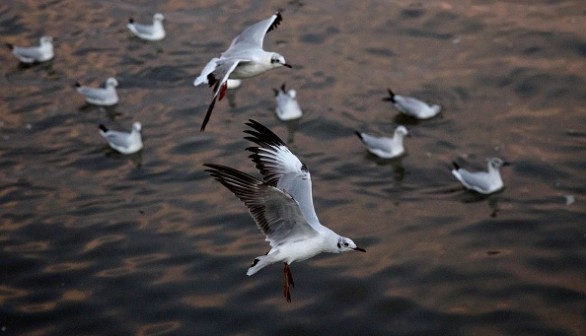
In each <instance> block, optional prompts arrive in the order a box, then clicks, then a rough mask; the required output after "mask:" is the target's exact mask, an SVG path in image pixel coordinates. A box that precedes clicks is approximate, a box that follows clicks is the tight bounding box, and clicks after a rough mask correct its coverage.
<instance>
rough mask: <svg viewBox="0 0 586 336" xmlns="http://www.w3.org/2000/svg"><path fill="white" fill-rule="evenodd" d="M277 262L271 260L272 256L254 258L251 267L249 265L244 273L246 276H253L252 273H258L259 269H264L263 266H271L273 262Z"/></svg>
mask: <svg viewBox="0 0 586 336" xmlns="http://www.w3.org/2000/svg"><path fill="white" fill-rule="evenodd" d="M276 261H277V260H274V259H273V258H272V256H270V255H264V256H260V257H256V258H254V261H253V262H252V265H250V268H248V271H247V272H246V275H249V276H250V275H253V274H254V273H256V272H258V271H260V270H261V269H263V268H265V266H268V265H270V264H273V263H274V262H276Z"/></svg>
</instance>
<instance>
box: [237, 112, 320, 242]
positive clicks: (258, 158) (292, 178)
mask: <svg viewBox="0 0 586 336" xmlns="http://www.w3.org/2000/svg"><path fill="white" fill-rule="evenodd" d="M246 125H247V126H249V127H251V128H252V130H245V131H244V133H246V134H249V135H250V136H247V137H245V139H247V140H250V141H252V142H254V143H255V144H257V145H258V146H259V147H249V148H247V149H248V150H249V151H250V152H252V154H251V155H250V158H251V159H252V161H254V163H255V164H256V168H257V169H258V170H259V171H260V173H261V174H262V176H263V180H264V181H265V182H266V183H267V184H269V185H271V186H274V187H276V188H278V189H280V190H284V191H285V192H287V193H288V194H289V195H291V196H292V197H293V198H294V199H295V200H296V201H297V202H298V203H299V208H300V209H301V213H302V214H303V216H304V217H305V219H306V220H307V222H308V223H309V225H311V226H312V227H313V228H314V229H315V230H316V231H320V230H322V228H323V226H322V225H321V224H320V222H319V219H318V218H317V214H316V213H315V208H314V206H313V195H312V187H311V174H310V173H309V170H308V169H307V167H306V166H305V165H304V164H303V163H302V162H301V161H300V160H299V158H297V156H295V155H294V154H293V153H292V152H291V151H290V150H289V148H288V147H287V145H285V143H284V142H283V140H281V139H280V138H279V137H278V136H277V135H276V134H275V133H273V132H272V131H271V130H269V129H268V128H266V127H265V126H263V125H262V124H260V123H258V122H256V121H254V120H252V119H251V120H249V122H248V123H246Z"/></svg>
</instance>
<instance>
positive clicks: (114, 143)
mask: <svg viewBox="0 0 586 336" xmlns="http://www.w3.org/2000/svg"><path fill="white" fill-rule="evenodd" d="M141 128H142V127H141V125H140V123H139V122H135V123H133V124H132V132H130V133H128V132H118V131H112V130H109V129H107V128H106V126H104V125H102V124H100V134H101V135H102V136H103V137H104V139H106V141H108V145H110V147H112V148H114V149H115V150H117V151H119V152H120V153H122V154H132V153H136V152H138V151H139V150H141V149H142V138H141V136H140V130H141Z"/></svg>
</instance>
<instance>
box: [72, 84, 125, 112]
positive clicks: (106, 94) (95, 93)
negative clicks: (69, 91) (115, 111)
mask: <svg viewBox="0 0 586 336" xmlns="http://www.w3.org/2000/svg"><path fill="white" fill-rule="evenodd" d="M117 86H118V81H117V80H116V78H114V77H110V78H108V79H107V80H106V82H105V83H104V87H103V88H92V87H87V86H83V85H81V84H80V83H79V82H76V83H75V88H76V89H77V92H79V93H81V94H82V95H84V96H85V100H86V101H87V102H88V103H90V104H94V105H99V106H112V105H116V104H117V103H118V94H117V93H116V87H117Z"/></svg>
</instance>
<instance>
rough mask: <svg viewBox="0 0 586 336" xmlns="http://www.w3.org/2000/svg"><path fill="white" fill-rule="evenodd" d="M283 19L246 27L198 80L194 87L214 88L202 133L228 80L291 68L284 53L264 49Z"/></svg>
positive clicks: (203, 71)
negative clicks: (206, 85) (203, 85)
mask: <svg viewBox="0 0 586 336" xmlns="http://www.w3.org/2000/svg"><path fill="white" fill-rule="evenodd" d="M282 20H283V17H282V16H281V13H279V12H276V13H275V14H273V16H271V17H270V18H268V19H266V20H263V21H260V22H257V23H255V24H253V25H252V26H249V27H248V28H246V29H245V30H244V31H243V32H242V33H240V35H238V36H236V38H235V39H234V40H233V41H232V44H230V47H229V48H228V50H226V51H224V52H223V53H222V54H221V55H220V57H214V58H212V60H211V61H209V62H208V64H207V65H206V66H205V67H204V69H203V70H202V72H201V74H200V75H199V76H198V77H197V78H196V79H195V81H194V82H193V85H195V86H199V85H202V84H205V83H207V84H208V85H209V86H213V87H214V96H213V98H212V102H211V103H210V106H209V107H208V110H207V112H206V115H205V118H204V120H203V123H202V125H201V131H204V130H205V127H206V125H207V123H208V121H209V119H210V116H211V114H212V111H213V109H214V105H215V104H216V99H218V100H222V98H223V97H224V94H225V93H226V88H227V81H228V79H229V78H230V79H246V78H250V77H254V76H258V75H260V74H262V73H263V72H265V71H268V70H271V69H274V68H278V67H283V66H284V67H287V68H291V65H289V64H287V62H286V61H285V57H283V56H282V55H281V54H278V53H276V52H270V51H265V50H264V49H263V41H264V38H265V35H266V34H267V33H268V32H270V31H271V30H273V29H275V28H277V26H278V25H279V24H280V23H281V21H282Z"/></svg>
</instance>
